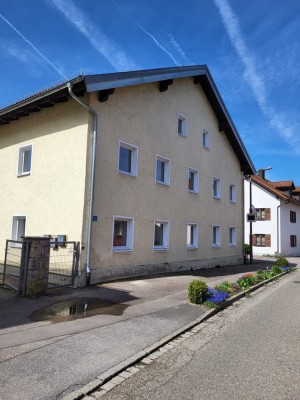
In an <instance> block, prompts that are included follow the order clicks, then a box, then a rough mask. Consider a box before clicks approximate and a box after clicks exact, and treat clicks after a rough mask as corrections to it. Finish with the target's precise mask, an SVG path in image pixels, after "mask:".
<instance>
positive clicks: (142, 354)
mask: <svg viewBox="0 0 300 400" xmlns="http://www.w3.org/2000/svg"><path fill="white" fill-rule="evenodd" d="M291 272H293V271H291ZM289 273H290V272H283V273H281V274H279V275H276V276H274V277H272V278H270V279H267V280H264V281H262V282H260V283H258V284H256V285H254V286H251V287H250V288H249V289H247V290H244V291H242V292H240V293H238V294H236V295H235V296H232V297H230V298H229V299H228V300H226V302H225V303H224V305H222V306H221V307H220V308H213V309H211V310H208V311H206V312H205V313H204V314H203V315H202V316H201V317H199V318H196V319H194V320H193V321H192V322H190V323H188V324H186V325H184V326H183V327H181V328H179V329H177V330H176V331H174V332H172V333H171V334H169V335H167V336H164V337H163V338H162V339H160V340H158V341H156V342H155V343H153V344H152V345H150V346H148V347H146V348H145V349H144V350H141V351H139V352H138V353H136V354H134V355H132V356H131V357H129V358H127V359H126V360H124V361H122V362H121V363H119V364H117V365H116V366H114V367H112V368H110V369H108V370H107V371H105V372H104V373H102V374H101V375H99V376H98V377H97V378H96V379H94V380H93V381H91V382H89V383H88V384H86V385H84V386H83V387H82V388H80V389H77V390H76V391H74V392H72V393H69V394H68V395H66V396H64V397H61V398H60V400H80V399H83V398H84V399H86V400H88V399H95V397H90V396H89V395H90V394H91V393H93V392H95V391H96V390H98V389H100V387H101V388H102V387H103V389H104V390H103V394H104V393H105V392H106V391H107V390H110V389H112V388H113V387H114V386H116V384H119V383H121V382H122V381H123V380H125V379H126V378H127V377H129V376H131V375H132V374H133V373H132V374H130V373H127V372H126V371H125V370H127V369H128V368H130V367H133V366H134V365H135V364H137V363H139V362H140V361H141V360H143V359H145V358H147V356H149V355H150V354H152V353H154V352H155V351H157V350H158V349H160V348H161V347H163V346H165V345H168V343H169V342H171V341H172V340H174V339H176V338H177V337H178V336H180V335H182V334H185V333H186V332H187V331H190V330H191V329H192V328H194V327H195V326H197V325H199V324H200V323H201V322H204V321H206V320H207V319H209V318H211V317H213V316H214V315H216V314H217V313H219V312H220V311H222V310H224V309H225V308H227V307H228V306H230V305H231V304H233V303H235V302H236V301H238V300H240V299H241V298H243V297H245V296H247V295H248V294H250V293H252V292H254V291H256V290H258V289H260V288H262V287H264V286H268V285H269V284H270V283H273V281H275V280H278V279H279V278H281V277H283V276H284V275H287V274H289ZM170 347H171V346H170ZM145 364H147V362H146V361H145ZM135 372H137V371H135ZM122 373H123V374H124V377H123V378H121V377H120V378H121V379H120V382H114V383H112V384H111V385H110V382H109V381H110V380H112V379H115V380H117V379H118V378H119V377H117V375H119V374H121V375H122ZM126 374H127V375H128V376H127V375H126ZM99 397H100V396H99Z"/></svg>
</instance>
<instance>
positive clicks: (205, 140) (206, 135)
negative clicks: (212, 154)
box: [202, 131, 209, 149]
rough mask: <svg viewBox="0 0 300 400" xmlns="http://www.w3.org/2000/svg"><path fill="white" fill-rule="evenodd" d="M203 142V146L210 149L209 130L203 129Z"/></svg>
mask: <svg viewBox="0 0 300 400" xmlns="http://www.w3.org/2000/svg"><path fill="white" fill-rule="evenodd" d="M202 144H203V147H205V148H206V149H209V133H208V132H207V131H203V134H202Z"/></svg>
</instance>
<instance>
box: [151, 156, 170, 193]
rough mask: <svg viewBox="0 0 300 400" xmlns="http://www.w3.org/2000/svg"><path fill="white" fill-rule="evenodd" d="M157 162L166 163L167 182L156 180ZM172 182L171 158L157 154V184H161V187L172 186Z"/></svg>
mask: <svg viewBox="0 0 300 400" xmlns="http://www.w3.org/2000/svg"><path fill="white" fill-rule="evenodd" d="M157 161H161V162H164V163H165V180H164V181H159V180H157V179H156V175H157ZM170 181H171V160H170V159H169V158H166V157H164V156H161V155H159V154H156V159H155V182H156V183H159V184H161V185H167V186H169V185H170Z"/></svg>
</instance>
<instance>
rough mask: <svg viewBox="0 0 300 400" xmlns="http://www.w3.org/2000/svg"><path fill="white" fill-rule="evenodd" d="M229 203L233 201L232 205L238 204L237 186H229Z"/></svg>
mask: <svg viewBox="0 0 300 400" xmlns="http://www.w3.org/2000/svg"><path fill="white" fill-rule="evenodd" d="M229 201H231V203H236V186H235V185H230V186H229Z"/></svg>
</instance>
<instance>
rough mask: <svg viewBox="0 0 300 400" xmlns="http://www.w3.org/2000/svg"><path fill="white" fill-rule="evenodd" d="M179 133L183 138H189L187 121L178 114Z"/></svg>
mask: <svg viewBox="0 0 300 400" xmlns="http://www.w3.org/2000/svg"><path fill="white" fill-rule="evenodd" d="M177 132H178V133H179V135H181V136H184V137H186V136H187V121H186V118H185V117H184V116H183V115H180V114H178V121H177Z"/></svg>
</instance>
